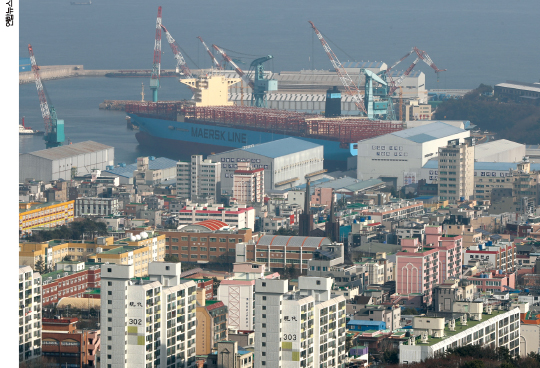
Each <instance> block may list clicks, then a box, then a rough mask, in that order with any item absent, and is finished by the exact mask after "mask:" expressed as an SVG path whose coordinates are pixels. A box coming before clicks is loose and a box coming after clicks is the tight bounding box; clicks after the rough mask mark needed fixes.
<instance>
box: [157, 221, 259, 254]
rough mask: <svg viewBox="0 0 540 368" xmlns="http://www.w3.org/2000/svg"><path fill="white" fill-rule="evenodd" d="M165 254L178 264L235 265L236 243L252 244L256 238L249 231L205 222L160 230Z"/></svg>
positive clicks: (218, 222)
mask: <svg viewBox="0 0 540 368" xmlns="http://www.w3.org/2000/svg"><path fill="white" fill-rule="evenodd" d="M160 234H163V235H165V244H166V254H168V255H171V256H176V257H178V259H179V260H180V261H182V262H198V261H203V262H221V261H225V262H228V263H232V262H234V261H235V250H236V244H237V243H244V242H250V241H256V240H257V239H258V238H259V234H257V233H255V234H254V233H253V231H252V230H251V229H243V228H235V227H232V226H229V225H228V224H227V223H225V222H223V221H220V220H208V219H207V220H206V221H201V222H196V223H194V224H191V225H186V226H184V227H183V228H181V229H180V230H162V231H160Z"/></svg>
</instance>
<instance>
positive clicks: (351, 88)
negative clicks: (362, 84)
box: [309, 21, 367, 115]
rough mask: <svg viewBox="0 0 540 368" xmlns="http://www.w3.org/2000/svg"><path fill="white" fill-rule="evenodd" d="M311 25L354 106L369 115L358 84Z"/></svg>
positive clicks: (310, 22)
mask: <svg viewBox="0 0 540 368" xmlns="http://www.w3.org/2000/svg"><path fill="white" fill-rule="evenodd" d="M309 24H311V27H313V30H314V31H315V34H316V35H317V38H318V39H319V41H321V44H322V46H323V48H324V51H326V54H327V55H328V58H329V59H330V61H331V62H332V65H333V66H334V69H335V70H336V73H337V74H338V76H339V79H341V83H343V86H344V87H345V90H346V92H347V94H348V95H349V96H351V97H352V98H353V101H354V104H355V105H356V107H357V108H358V110H360V111H361V112H363V113H364V114H366V115H367V111H366V108H365V106H364V101H363V96H362V95H361V94H360V91H359V90H358V87H357V86H356V84H354V82H353V80H352V79H351V77H349V74H347V71H346V70H345V68H343V65H341V63H340V61H339V60H338V58H337V56H336V54H334V52H333V51H332V49H331V48H330V46H329V45H328V43H327V42H326V41H325V39H324V38H323V36H322V34H321V32H319V30H318V29H317V27H315V25H314V24H313V22H312V21H309Z"/></svg>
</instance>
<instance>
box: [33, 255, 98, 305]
mask: <svg viewBox="0 0 540 368" xmlns="http://www.w3.org/2000/svg"><path fill="white" fill-rule="evenodd" d="M59 265H61V266H63V267H64V268H63V269H60V270H57V271H54V272H51V273H46V274H44V275H43V276H42V280H43V293H42V299H43V307H45V306H47V305H50V304H56V303H58V301H59V300H60V299H62V298H63V297H67V296H69V297H76V298H82V297H84V292H85V291H86V290H87V289H96V288H99V287H100V280H101V274H100V267H99V266H90V267H85V266H84V262H61V263H60V264H59Z"/></svg>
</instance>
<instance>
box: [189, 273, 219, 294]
mask: <svg viewBox="0 0 540 368" xmlns="http://www.w3.org/2000/svg"><path fill="white" fill-rule="evenodd" d="M197 276H198V275H193V276H187V277H186V278H187V279H192V280H193V281H195V282H196V283H197V288H198V289H204V291H205V299H206V300H212V299H214V280H213V279H206V278H198V277H197Z"/></svg>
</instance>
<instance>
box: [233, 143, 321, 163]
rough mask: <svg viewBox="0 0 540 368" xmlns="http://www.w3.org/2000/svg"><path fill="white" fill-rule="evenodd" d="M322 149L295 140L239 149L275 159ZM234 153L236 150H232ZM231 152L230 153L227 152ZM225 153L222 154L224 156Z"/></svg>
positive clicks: (315, 145) (317, 145) (316, 145)
mask: <svg viewBox="0 0 540 368" xmlns="http://www.w3.org/2000/svg"><path fill="white" fill-rule="evenodd" d="M317 147H322V146H321V145H319V144H315V143H311V142H308V141H304V140H302V139H297V138H283V139H278V140H277V141H272V142H267V143H261V144H256V145H255V146H253V147H249V148H240V149H241V150H243V151H247V152H251V153H255V154H257V155H261V156H266V157H270V158H276V157H281V156H286V155H291V154H293V153H297V152H301V151H305V150H308V149H312V148H317ZM234 151H236V150H234ZM229 152H231V151H229ZM225 153H226V152H224V153H222V154H225Z"/></svg>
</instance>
